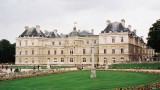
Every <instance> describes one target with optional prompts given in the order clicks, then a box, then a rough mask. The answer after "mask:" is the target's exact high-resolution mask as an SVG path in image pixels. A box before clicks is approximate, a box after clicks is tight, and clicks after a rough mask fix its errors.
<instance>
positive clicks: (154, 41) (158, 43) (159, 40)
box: [147, 19, 160, 53]
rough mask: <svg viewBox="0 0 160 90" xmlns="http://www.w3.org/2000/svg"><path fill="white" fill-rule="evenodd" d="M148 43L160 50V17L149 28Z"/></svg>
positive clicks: (157, 50) (156, 50)
mask: <svg viewBox="0 0 160 90" xmlns="http://www.w3.org/2000/svg"><path fill="white" fill-rule="evenodd" d="M147 40H148V41H147V45H148V46H151V47H152V48H153V49H155V52H158V53H159V52H160V19H159V20H157V21H156V22H155V23H154V24H152V27H150V29H149V33H148V38H147Z"/></svg>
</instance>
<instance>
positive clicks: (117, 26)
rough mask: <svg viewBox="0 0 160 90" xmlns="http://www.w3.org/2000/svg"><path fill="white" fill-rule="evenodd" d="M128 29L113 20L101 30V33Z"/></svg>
mask: <svg viewBox="0 0 160 90" xmlns="http://www.w3.org/2000/svg"><path fill="white" fill-rule="evenodd" d="M128 31H129V29H128V28H125V27H123V25H122V24H121V23H120V22H114V23H110V24H108V25H107V27H106V28H105V29H104V30H103V31H102V33H109V32H128Z"/></svg>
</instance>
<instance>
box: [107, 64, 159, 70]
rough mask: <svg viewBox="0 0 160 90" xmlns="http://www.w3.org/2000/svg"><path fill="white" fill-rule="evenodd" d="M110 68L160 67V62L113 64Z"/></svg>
mask: <svg viewBox="0 0 160 90" xmlns="http://www.w3.org/2000/svg"><path fill="white" fill-rule="evenodd" d="M109 68H110V69H160V63H132V64H124V63H122V64H112V65H110V66H109Z"/></svg>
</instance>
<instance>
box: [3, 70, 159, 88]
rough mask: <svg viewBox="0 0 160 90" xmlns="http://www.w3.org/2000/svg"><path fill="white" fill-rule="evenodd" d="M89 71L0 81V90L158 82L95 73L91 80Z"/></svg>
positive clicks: (140, 75) (137, 76) (125, 74)
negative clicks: (95, 76) (95, 75)
mask: <svg viewBox="0 0 160 90" xmlns="http://www.w3.org/2000/svg"><path fill="white" fill-rule="evenodd" d="M89 76H90V71H73V72H66V73H59V74H52V75H47V76H39V77H31V78H23V79H16V80H8V81H0V90H102V89H103V90H110V89H113V88H116V87H126V86H127V87H128V86H134V85H140V84H147V83H150V82H155V81H160V80H159V79H158V78H160V76H159V75H157V74H150V73H135V72H118V71H97V78H95V79H91V78H90V77H89Z"/></svg>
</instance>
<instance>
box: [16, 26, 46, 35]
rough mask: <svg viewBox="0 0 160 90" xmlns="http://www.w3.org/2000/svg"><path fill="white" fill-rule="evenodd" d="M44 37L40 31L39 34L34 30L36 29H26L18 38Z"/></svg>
mask: <svg viewBox="0 0 160 90" xmlns="http://www.w3.org/2000/svg"><path fill="white" fill-rule="evenodd" d="M25 36H27V37H37V36H39V37H45V34H44V33H43V32H42V31H41V30H40V31H39V32H38V31H37V30H36V28H34V27H32V28H27V29H25V31H24V32H23V33H22V34H21V35H20V36H19V37H25Z"/></svg>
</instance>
